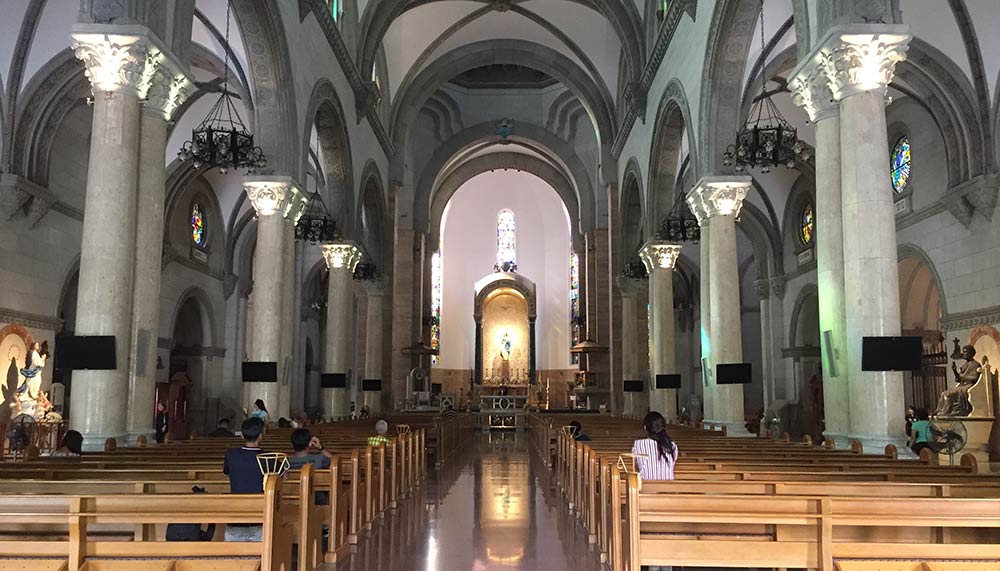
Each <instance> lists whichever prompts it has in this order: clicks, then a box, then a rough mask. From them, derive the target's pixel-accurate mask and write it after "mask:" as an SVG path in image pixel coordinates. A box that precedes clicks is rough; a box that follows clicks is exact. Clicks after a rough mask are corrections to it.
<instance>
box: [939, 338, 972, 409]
mask: <svg viewBox="0 0 1000 571" xmlns="http://www.w3.org/2000/svg"><path fill="white" fill-rule="evenodd" d="M961 357H962V359H965V364H964V365H962V367H961V368H959V367H958V366H956V365H955V363H954V362H952V364H951V370H952V372H953V373H954V374H955V381H956V382H957V383H958V384H957V385H955V387H953V388H950V389H946V390H945V391H944V392H943V393H941V399H940V400H939V401H938V408H937V411H935V412H934V415H935V416H969V415H970V414H972V402H971V401H970V400H969V389H971V388H972V387H973V386H974V385H975V384H976V383H978V382H979V377H980V376H981V375H982V372H983V367H982V365H980V364H979V361H976V359H975V357H976V349H975V348H974V347H973V346H972V345H966V346H965V347H962V354H961Z"/></svg>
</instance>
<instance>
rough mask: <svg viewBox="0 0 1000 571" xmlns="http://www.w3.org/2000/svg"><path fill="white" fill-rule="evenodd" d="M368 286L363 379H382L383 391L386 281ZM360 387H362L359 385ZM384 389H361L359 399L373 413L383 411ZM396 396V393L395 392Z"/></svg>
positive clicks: (379, 281)
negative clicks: (383, 332)
mask: <svg viewBox="0 0 1000 571" xmlns="http://www.w3.org/2000/svg"><path fill="white" fill-rule="evenodd" d="M365 283H366V285H367V288H368V315H366V316H365V321H366V322H367V329H366V330H365V374H364V376H363V377H362V379H369V380H379V381H382V391H384V390H385V389H386V380H385V379H383V378H382V357H383V351H382V349H383V347H382V330H383V329H384V328H385V323H384V322H383V306H384V305H385V283H384V282H383V281H381V280H375V281H370V282H365ZM358 388H359V389H360V388H361V387H358ZM382 391H364V392H362V391H360V390H359V392H358V399H357V400H358V401H359V402H362V401H363V402H364V405H365V406H367V407H368V412H369V413H371V414H372V415H376V414H380V413H381V412H382ZM393 395H394V397H393V398H396V393H395V392H394V393H393Z"/></svg>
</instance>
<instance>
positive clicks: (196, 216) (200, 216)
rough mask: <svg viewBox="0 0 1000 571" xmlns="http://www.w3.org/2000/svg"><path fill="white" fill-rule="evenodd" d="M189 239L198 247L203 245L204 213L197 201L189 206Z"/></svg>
mask: <svg viewBox="0 0 1000 571" xmlns="http://www.w3.org/2000/svg"><path fill="white" fill-rule="evenodd" d="M191 241H192V242H194V245H195V246H198V247H199V248H201V247H203V246H204V245H205V213H204V211H203V210H202V209H201V205H200V204H198V203H197V202H195V203H194V206H192V207H191Z"/></svg>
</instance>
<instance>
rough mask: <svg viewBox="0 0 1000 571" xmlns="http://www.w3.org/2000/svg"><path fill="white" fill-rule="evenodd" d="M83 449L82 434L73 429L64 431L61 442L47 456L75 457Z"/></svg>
mask: <svg viewBox="0 0 1000 571" xmlns="http://www.w3.org/2000/svg"><path fill="white" fill-rule="evenodd" d="M82 451H83V435H82V434H80V433H79V432H77V431H75V430H68V431H66V435H65V436H63V439H62V444H61V445H60V446H59V448H58V449H56V450H53V451H52V453H51V454H49V456H51V457H53V458H60V457H61V458H76V457H78V456H80V453H81V452H82Z"/></svg>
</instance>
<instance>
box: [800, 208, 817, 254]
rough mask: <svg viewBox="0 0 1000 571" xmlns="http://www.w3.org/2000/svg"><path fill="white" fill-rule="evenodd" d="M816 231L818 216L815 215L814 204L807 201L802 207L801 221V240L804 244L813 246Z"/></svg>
mask: <svg viewBox="0 0 1000 571" xmlns="http://www.w3.org/2000/svg"><path fill="white" fill-rule="evenodd" d="M815 233H816V217H815V215H813V206H812V204H811V203H806V205H805V207H804V208H803V209H802V219H801V220H800V221H799V240H801V241H802V245H803V246H811V245H812V243H813V237H814V236H815Z"/></svg>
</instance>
